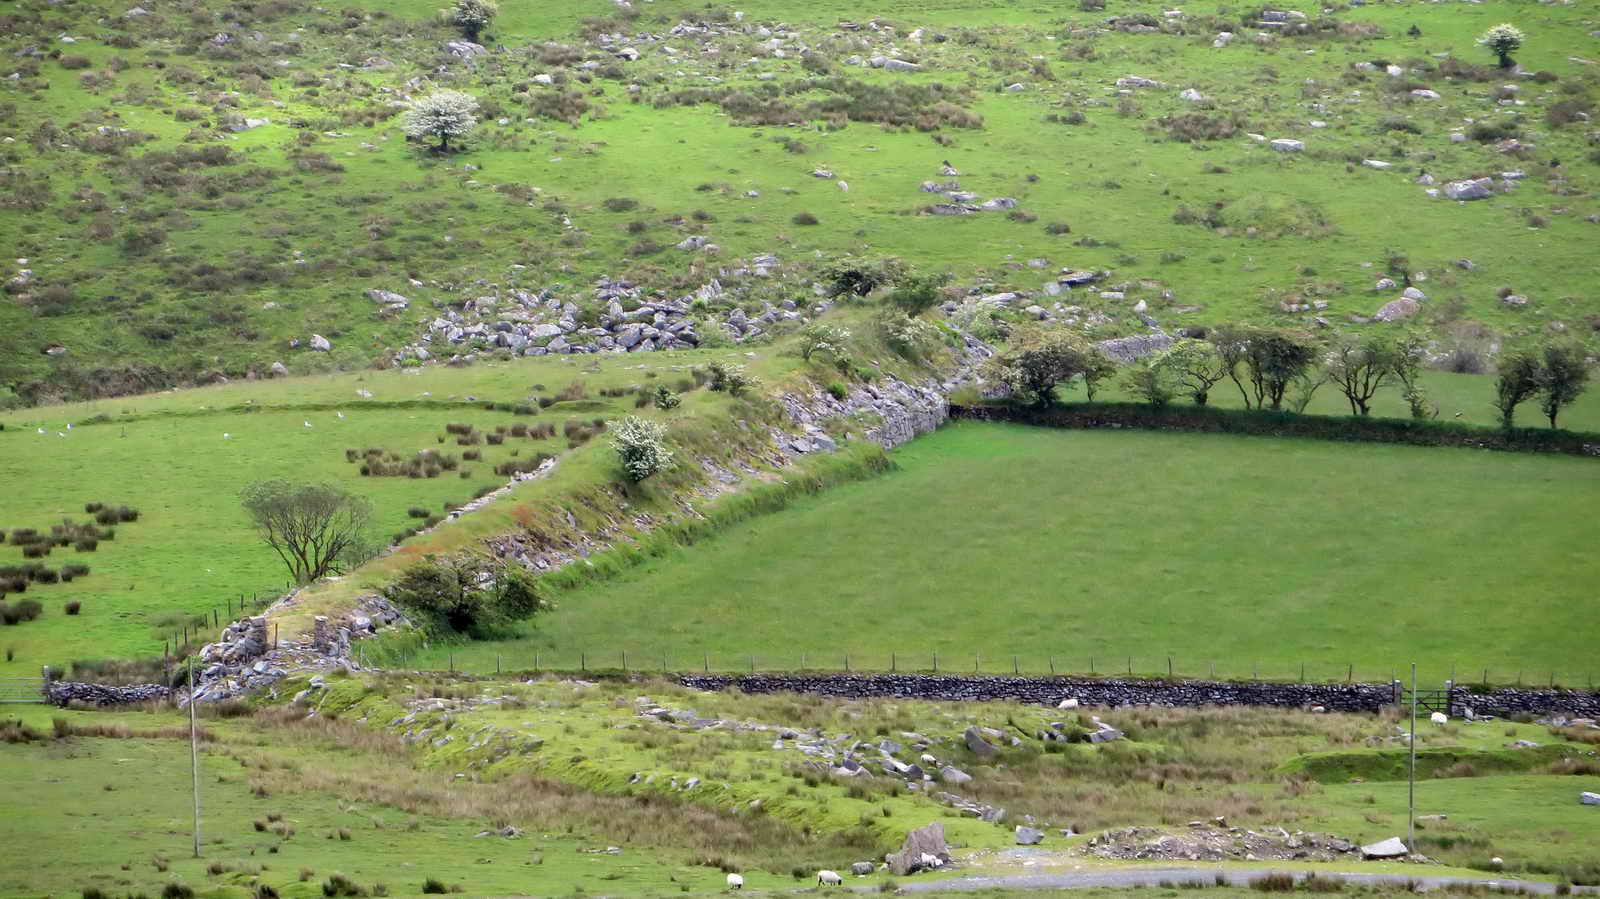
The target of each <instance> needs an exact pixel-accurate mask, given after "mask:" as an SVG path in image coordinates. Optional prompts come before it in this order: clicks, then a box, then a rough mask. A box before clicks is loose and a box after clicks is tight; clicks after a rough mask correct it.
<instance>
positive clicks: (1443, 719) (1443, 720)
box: [1428, 712, 1450, 724]
mask: <svg viewBox="0 0 1600 899" xmlns="http://www.w3.org/2000/svg"><path fill="white" fill-rule="evenodd" d="M1428 720H1429V721H1432V722H1433V723H1434V724H1448V723H1449V722H1450V718H1449V716H1447V715H1445V713H1444V712H1434V713H1433V714H1432V715H1429V716H1428Z"/></svg>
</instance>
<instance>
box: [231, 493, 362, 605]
mask: <svg viewBox="0 0 1600 899" xmlns="http://www.w3.org/2000/svg"><path fill="white" fill-rule="evenodd" d="M239 500H240V503H241V505H243V506H244V511H245V513H246V514H247V515H249V516H250V520H251V522H252V523H253V524H255V526H256V531H257V532H258V533H260V535H261V539H262V540H263V541H265V542H266V544H267V545H268V546H270V547H272V549H273V551H274V552H276V553H277V554H278V558H280V559H282V560H283V562H284V564H285V565H287V566H288V567H289V573H290V574H291V575H292V576H293V577H294V579H295V582H296V583H300V584H309V583H311V582H312V581H314V580H316V579H317V578H320V577H324V576H326V575H329V574H337V573H339V572H340V571H343V570H344V568H345V566H346V565H348V564H352V563H359V561H363V560H361V559H359V558H356V557H354V556H355V554H357V553H359V552H360V551H361V548H362V547H363V546H365V545H366V537H365V534H366V530H367V524H368V522H370V521H371V520H372V504H371V503H370V502H368V501H367V499H366V497H362V496H357V495H356V494H354V493H351V492H350V491H348V490H345V489H344V488H342V487H338V486H335V485H333V484H294V483H290V482H289V481H285V480H281V479H279V480H270V481H259V482H257V483H254V484H251V485H250V486H248V487H246V488H244V490H242V491H240V494H239Z"/></svg>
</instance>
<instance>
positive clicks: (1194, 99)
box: [1178, 87, 1206, 103]
mask: <svg viewBox="0 0 1600 899" xmlns="http://www.w3.org/2000/svg"><path fill="white" fill-rule="evenodd" d="M1178 99H1179V100H1187V101H1189V102H1190V103H1201V102H1204V101H1205V99H1206V95H1205V94H1202V93H1200V92H1199V91H1197V90H1195V89H1194V88H1192V87H1186V88H1184V89H1183V90H1181V91H1179V92H1178Z"/></svg>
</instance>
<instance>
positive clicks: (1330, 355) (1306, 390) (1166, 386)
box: [986, 325, 1589, 428]
mask: <svg viewBox="0 0 1600 899" xmlns="http://www.w3.org/2000/svg"><path fill="white" fill-rule="evenodd" d="M1426 358H1427V345H1426V339H1425V338H1424V337H1423V335H1421V334H1419V333H1416V332H1401V333H1398V334H1395V333H1388V332H1382V331H1369V332H1366V333H1360V334H1344V335H1340V336H1337V337H1335V338H1333V339H1332V340H1319V339H1318V338H1317V337H1316V336H1315V335H1313V334H1311V333H1309V332H1305V331H1299V330H1294V329H1285V328H1273V327H1263V326H1254V325H1226V326H1222V327H1218V328H1215V329H1212V330H1211V331H1209V332H1208V333H1206V334H1205V336H1204V337H1203V338H1191V337H1185V338H1182V339H1179V340H1178V341H1176V342H1175V343H1173V345H1172V346H1171V347H1169V348H1167V349H1166V350H1164V351H1162V352H1160V353H1156V354H1154V355H1152V356H1149V357H1146V358H1144V359H1142V360H1140V361H1138V362H1135V363H1134V364H1133V365H1132V366H1131V368H1130V369H1129V370H1128V371H1127V372H1126V374H1125V375H1124V378H1123V386H1124V387H1125V388H1126V389H1127V390H1128V391H1129V392H1130V393H1132V394H1133V395H1134V396H1136V397H1138V398H1139V399H1141V400H1143V401H1144V402H1147V403H1149V404H1150V405H1152V406H1156V407H1162V406H1165V405H1167V404H1168V403H1171V402H1172V401H1173V400H1175V399H1178V398H1180V397H1182V398H1186V399H1188V400H1190V401H1192V402H1193V403H1194V404H1195V405H1198V406H1204V405H1206V404H1207V403H1208V402H1209V401H1210V399H1211V396H1212V394H1213V392H1214V391H1215V389H1216V388H1217V386H1218V385H1219V384H1222V383H1223V382H1224V381H1227V382H1230V383H1231V384H1232V385H1233V386H1234V387H1235V388H1236V389H1237V390H1238V391H1239V397H1240V399H1241V400H1243V402H1244V406H1245V408H1247V409H1273V410H1281V409H1284V408H1287V409H1289V410H1291V411H1294V412H1304V411H1305V409H1306V407H1307V406H1308V405H1309V404H1310V403H1311V400H1312V398H1313V397H1314V396H1315V395H1316V393H1317V391H1318V390H1319V389H1321V388H1322V387H1324V386H1327V385H1332V387H1333V389H1335V390H1337V391H1338V392H1339V393H1340V394H1341V395H1343V397H1344V398H1345V401H1346V402H1348V403H1349V405H1350V414H1351V415H1356V416H1367V415H1371V414H1372V402H1373V399H1374V398H1375V397H1376V396H1377V395H1378V393H1379V392H1381V391H1384V390H1398V391H1399V392H1400V394H1401V396H1402V397H1403V398H1404V399H1405V400H1406V404H1407V405H1408V406H1409V407H1410V410H1411V415H1412V417H1414V418H1419V419H1425V418H1434V417H1436V416H1437V415H1438V414H1439V409H1438V406H1437V405H1436V404H1434V403H1433V402H1432V401H1431V400H1430V399H1429V398H1428V395H1427V392H1426V390H1425V389H1424V388H1423V386H1422V382H1421V374H1422V368H1423V364H1424V362H1425V361H1426ZM1115 371H1116V366H1115V365H1114V363H1112V362H1111V360H1109V359H1108V358H1106V356H1105V354H1104V353H1103V352H1101V351H1100V350H1099V348H1098V347H1096V346H1095V345H1094V344H1093V343H1091V342H1089V341H1088V340H1086V339H1085V338H1084V337H1082V336H1081V335H1079V334H1076V333H1074V332H1071V331H1068V330H1066V329H1060V328H1055V329H1051V328H1042V327H1034V328H1025V329H1022V330H1019V331H1018V332H1016V333H1015V334H1013V335H1012V339H1011V340H1010V341H1009V342H1008V343H1007V345H1006V346H1005V347H1004V348H1003V349H1002V350H1001V351H1000V352H999V353H997V354H996V355H995V356H994V357H992V358H991V359H990V360H989V363H988V368H987V370H986V374H987V376H988V377H989V379H990V380H992V381H995V382H997V383H999V384H1002V385H1004V386H1005V387H1007V388H1008V389H1010V390H1011V391H1012V393H1013V394H1015V395H1017V396H1019V397H1020V398H1022V399H1024V400H1025V401H1027V402H1030V403H1032V404H1033V405H1035V406H1040V407H1043V406H1049V405H1051V404H1052V403H1054V402H1055V400H1056V390H1057V388H1058V387H1059V386H1062V385H1065V386H1067V387H1069V388H1070V387H1072V386H1073V385H1074V384H1076V383H1078V382H1079V381H1081V382H1082V383H1083V385H1084V388H1085V392H1086V393H1087V394H1088V398H1089V399H1090V400H1091V401H1092V400H1093V399H1094V397H1095V393H1096V391H1097V390H1098V389H1099V388H1100V387H1101V386H1103V385H1104V383H1105V382H1106V380H1107V379H1108V378H1110V377H1111V376H1112V375H1113V373H1114V372H1115ZM1588 378H1589V366H1588V359H1587V355H1586V352H1585V349H1584V347H1583V345H1582V344H1580V343H1578V342H1576V341H1562V342H1551V343H1546V344H1543V345H1540V346H1537V347H1527V348H1520V349H1512V350H1507V351H1506V352H1505V353H1503V354H1502V355H1501V357H1500V360H1499V373H1498V376H1497V378H1496V391H1495V401H1494V405H1495V408H1496V409H1498V410H1499V411H1500V417H1501V422H1502V423H1503V424H1504V426H1505V427H1507V428H1510V427H1512V425H1513V423H1514V415H1515V412H1516V408H1517V406H1519V405H1521V404H1522V403H1525V402H1528V401H1530V400H1534V399H1537V400H1538V401H1539V405H1540V409H1541V411H1543V413H1544V415H1545V417H1546V418H1547V419H1549V421H1550V427H1551V428H1555V427H1557V422H1558V420H1559V416H1560V413H1561V410H1562V409H1564V408H1566V407H1568V406H1570V405H1571V404H1572V403H1573V402H1574V401H1575V400H1577V398H1578V397H1579V396H1580V395H1582V393H1583V391H1584V389H1585V388H1586V387H1587V386H1588Z"/></svg>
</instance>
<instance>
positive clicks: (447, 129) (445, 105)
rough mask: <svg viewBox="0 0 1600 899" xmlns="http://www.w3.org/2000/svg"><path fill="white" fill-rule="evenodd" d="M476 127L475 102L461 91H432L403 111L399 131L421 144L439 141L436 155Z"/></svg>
mask: <svg viewBox="0 0 1600 899" xmlns="http://www.w3.org/2000/svg"><path fill="white" fill-rule="evenodd" d="M476 124H478V101H477V100H476V99H474V98H473V97H472V95H471V94H464V93H462V92H461V91H453V90H441V91H434V92H433V93H431V94H428V95H427V96H425V97H421V98H419V99H418V100H416V101H414V102H413V103H412V104H411V106H410V108H408V109H407V110H406V114H405V118H404V119H403V120H402V122H401V127H402V128H404V129H405V132H406V136H407V137H410V138H413V139H416V140H421V139H423V138H425V137H436V138H438V139H439V146H438V147H437V148H436V149H437V150H439V151H440V152H443V151H445V150H447V149H449V144H450V139H451V138H453V137H463V136H465V135H466V134H467V133H469V132H470V131H472V127H473V126H474V125H476Z"/></svg>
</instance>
